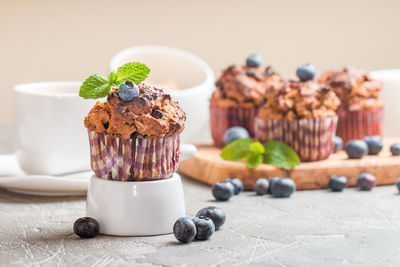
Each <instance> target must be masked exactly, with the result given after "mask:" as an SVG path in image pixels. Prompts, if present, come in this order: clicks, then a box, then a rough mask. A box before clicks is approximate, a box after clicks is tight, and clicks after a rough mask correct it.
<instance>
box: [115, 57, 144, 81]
mask: <svg viewBox="0 0 400 267" xmlns="http://www.w3.org/2000/svg"><path fill="white" fill-rule="evenodd" d="M149 73H150V69H149V68H148V67H147V66H146V65H144V64H142V63H139V62H131V63H126V64H125V65H123V66H121V67H119V68H118V70H117V76H118V83H119V84H121V83H123V82H125V81H131V82H134V83H136V84H139V83H141V82H143V81H144V80H145V79H146V78H147V75H149Z"/></svg>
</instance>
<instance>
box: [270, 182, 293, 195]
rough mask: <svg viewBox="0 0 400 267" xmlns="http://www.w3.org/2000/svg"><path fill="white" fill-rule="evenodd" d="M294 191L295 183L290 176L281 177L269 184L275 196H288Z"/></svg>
mask: <svg viewBox="0 0 400 267" xmlns="http://www.w3.org/2000/svg"><path fill="white" fill-rule="evenodd" d="M294 191H296V184H295V183H294V182H293V180H292V179H290V178H281V179H279V180H277V181H275V182H274V183H272V185H271V192H272V194H273V195H274V196H275V197H290V196H291V195H292V194H293V192H294Z"/></svg>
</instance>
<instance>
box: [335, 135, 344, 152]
mask: <svg viewBox="0 0 400 267" xmlns="http://www.w3.org/2000/svg"><path fill="white" fill-rule="evenodd" d="M334 143H335V153H336V152H338V151H339V150H342V149H343V139H342V138H340V137H339V136H335V139H334Z"/></svg>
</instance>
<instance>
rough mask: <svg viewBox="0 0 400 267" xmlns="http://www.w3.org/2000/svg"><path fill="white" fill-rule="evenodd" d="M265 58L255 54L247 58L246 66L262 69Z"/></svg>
mask: <svg viewBox="0 0 400 267" xmlns="http://www.w3.org/2000/svg"><path fill="white" fill-rule="evenodd" d="M263 61H264V59H263V57H262V56H261V55H260V54H253V55H250V56H248V57H247V59H246V65H247V66H248V67H260V66H261V65H262V64H263Z"/></svg>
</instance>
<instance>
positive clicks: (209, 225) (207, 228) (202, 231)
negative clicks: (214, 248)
mask: <svg viewBox="0 0 400 267" xmlns="http://www.w3.org/2000/svg"><path fill="white" fill-rule="evenodd" d="M192 221H193V222H194V224H195V225H196V231H197V233H196V236H195V238H196V239H197V240H207V239H209V238H210V236H211V235H212V234H213V233H214V231H215V225H214V222H213V221H212V220H211V219H210V218H207V217H204V216H200V217H195V218H193V219H192Z"/></svg>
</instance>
